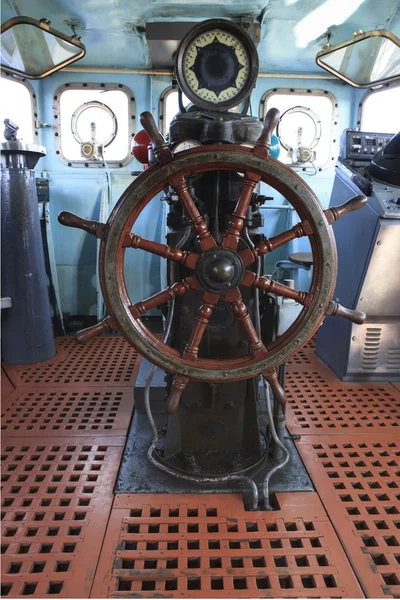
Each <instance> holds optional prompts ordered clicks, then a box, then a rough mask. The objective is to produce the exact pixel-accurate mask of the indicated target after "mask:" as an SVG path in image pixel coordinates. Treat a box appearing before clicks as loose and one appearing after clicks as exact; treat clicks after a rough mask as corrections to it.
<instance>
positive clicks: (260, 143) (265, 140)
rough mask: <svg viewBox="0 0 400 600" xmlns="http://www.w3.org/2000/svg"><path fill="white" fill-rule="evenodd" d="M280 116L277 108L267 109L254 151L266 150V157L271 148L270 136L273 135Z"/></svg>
mask: <svg viewBox="0 0 400 600" xmlns="http://www.w3.org/2000/svg"><path fill="white" fill-rule="evenodd" d="M280 116H281V114H280V112H279V110H278V109H277V108H270V109H269V111H268V112H267V114H266V116H265V119H264V127H263V132H262V134H261V135H260V137H259V138H258V140H257V142H256V145H255V150H256V149H263V150H266V151H267V155H268V151H269V149H270V147H271V135H272V134H273V132H274V129H275V127H276V126H277V125H278V123H279V119H280Z"/></svg>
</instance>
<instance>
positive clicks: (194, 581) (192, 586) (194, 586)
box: [187, 577, 201, 590]
mask: <svg viewBox="0 0 400 600" xmlns="http://www.w3.org/2000/svg"><path fill="white" fill-rule="evenodd" d="M187 589H188V590H201V578H200V577H191V578H189V579H188V580H187Z"/></svg>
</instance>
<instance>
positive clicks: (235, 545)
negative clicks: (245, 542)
mask: <svg viewBox="0 0 400 600" xmlns="http://www.w3.org/2000/svg"><path fill="white" fill-rule="evenodd" d="M251 543H252V542H249V546H250V548H251V547H252V546H251ZM253 543H255V542H253ZM229 548H230V549H231V550H239V549H240V542H235V541H232V540H231V541H230V542H229ZM253 548H254V546H253Z"/></svg>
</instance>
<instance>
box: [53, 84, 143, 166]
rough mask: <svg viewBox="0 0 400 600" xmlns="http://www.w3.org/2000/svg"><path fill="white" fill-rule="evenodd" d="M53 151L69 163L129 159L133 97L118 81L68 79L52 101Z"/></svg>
mask: <svg viewBox="0 0 400 600" xmlns="http://www.w3.org/2000/svg"><path fill="white" fill-rule="evenodd" d="M54 120H55V136H56V137H55V139H56V153H57V154H58V155H59V157H60V159H61V160H62V162H64V163H65V164H67V165H68V166H70V167H83V166H84V167H103V166H105V163H107V165H109V166H112V167H122V166H124V165H126V164H128V163H129V162H130V161H131V160H132V156H131V153H130V150H131V143H132V138H133V136H134V134H135V127H134V120H135V99H134V97H133V96H132V92H131V91H130V90H129V89H128V88H126V87H125V86H123V85H121V84H110V83H102V84H89V83H83V84H82V83H79V84H78V83H70V84H68V83H67V84H65V85H63V86H61V87H60V88H59V89H58V90H57V91H56V94H55V102H54Z"/></svg>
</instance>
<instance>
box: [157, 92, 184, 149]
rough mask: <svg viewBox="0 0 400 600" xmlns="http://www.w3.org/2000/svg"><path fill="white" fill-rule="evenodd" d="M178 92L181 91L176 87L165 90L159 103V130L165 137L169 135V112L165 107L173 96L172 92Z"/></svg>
mask: <svg viewBox="0 0 400 600" xmlns="http://www.w3.org/2000/svg"><path fill="white" fill-rule="evenodd" d="M178 91H179V89H178V87H177V86H176V85H170V86H168V87H167V88H165V90H163V91H162V92H161V95H160V100H159V103H158V129H159V131H160V133H162V135H163V136H164V137H165V136H166V135H167V133H168V131H166V128H165V115H166V112H167V111H166V110H165V107H166V104H167V98H168V96H169V95H170V94H172V92H178Z"/></svg>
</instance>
